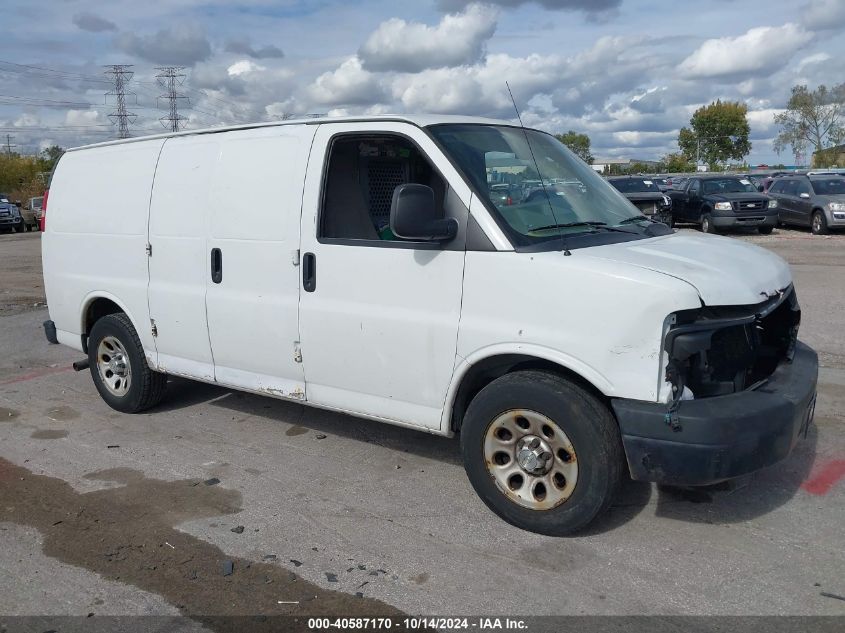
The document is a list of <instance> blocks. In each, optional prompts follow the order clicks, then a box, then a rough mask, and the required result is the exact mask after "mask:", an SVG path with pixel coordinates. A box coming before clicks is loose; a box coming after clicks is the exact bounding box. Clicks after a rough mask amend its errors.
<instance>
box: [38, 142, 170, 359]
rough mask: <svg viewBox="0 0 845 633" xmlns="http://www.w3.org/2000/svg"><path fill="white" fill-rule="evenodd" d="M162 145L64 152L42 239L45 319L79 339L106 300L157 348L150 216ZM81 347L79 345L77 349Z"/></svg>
mask: <svg viewBox="0 0 845 633" xmlns="http://www.w3.org/2000/svg"><path fill="white" fill-rule="evenodd" d="M163 142H164V140H163V139H153V140H150V141H139V142H133V143H126V144H121V145H113V146H106V147H93V148H88V149H83V150H73V151H69V152H67V153H66V154H65V155H64V156H63V157H62V158H61V160H60V161H59V164H58V167H57V168H56V172H55V174H54V175H53V180H52V182H51V185H50V199H49V203H48V210H47V222H46V232H45V233H44V235H43V236H42V256H43V267H44V286H45V291H46V294H47V305H48V308H49V311H50V318H51V319H52V320H53V321H54V322H55V324H56V328H57V330H59V334H60V338H61V339H62V342H69V341H73V342H76V341H79V337H80V334H82V331H83V319H84V311H85V309H86V307H87V302H88V301H90V300H92V299H93V298H95V297H97V296H106V297H111V298H112V299H113V300H115V302H116V303H118V305H121V306H122V307H123V308H124V309H125V311H126V312H127V315H128V316H129V318H130V319H132V322H133V323H134V324H135V327H136V329H137V330H138V335H139V336H140V338H141V342H142V343H143V344H144V348H145V349H147V350H151V349H154V342H153V339H152V334H151V332H150V328H149V327H148V324H149V322H148V318H149V315H148V310H147V255H146V252H145V247H146V243H147V216H148V211H149V204H150V190H151V187H152V182H153V175H154V173H155V168H156V161H157V160H158V155H159V151H160V150H161V146H162V144H163ZM74 346H75V347H78V348H81V343H78V345H76V344H75V345H74Z"/></svg>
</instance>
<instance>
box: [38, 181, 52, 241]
mask: <svg viewBox="0 0 845 633" xmlns="http://www.w3.org/2000/svg"><path fill="white" fill-rule="evenodd" d="M49 194H50V190H49V189H47V190H45V191H44V200H42V201H41V219H40V220H39V221H38V224H39V227H38V228H39V230H40V231H42V232H43V231H44V229H45V228H46V227H47V196H48V195H49Z"/></svg>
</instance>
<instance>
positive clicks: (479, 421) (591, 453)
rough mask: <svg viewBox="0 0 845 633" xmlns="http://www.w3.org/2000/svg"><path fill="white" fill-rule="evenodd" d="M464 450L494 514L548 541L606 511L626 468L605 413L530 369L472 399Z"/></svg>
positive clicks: (582, 392) (567, 385)
mask: <svg viewBox="0 0 845 633" xmlns="http://www.w3.org/2000/svg"><path fill="white" fill-rule="evenodd" d="M461 451H462V453H463V459H464V467H465V469H466V472H467V475H468V477H469V480H470V482H471V483H472V486H473V488H475V491H476V492H477V493H478V495H479V496H480V497H481V499H482V500H483V501H484V503H486V504H487V506H488V507H489V508H490V509H491V510H493V512H495V513H496V514H498V515H499V516H500V517H502V518H503V519H504V520H505V521H507V522H508V523H511V524H513V525H515V526H517V527H520V528H522V529H525V530H529V531H531V532H538V533H540V534H548V535H551V536H562V535H566V534H571V533H573V532H576V531H578V530H580V529H582V528H584V527H585V526H586V525H587V524H589V523H590V522H591V521H592V520H593V519H595V518H596V517H597V516H598V515H599V514H600V513H602V512H603V511H604V510H606V509H607V507H608V506H609V505H610V503H611V502H612V501H613V496H614V494H615V492H616V489H617V486H618V484H619V482H620V479H621V474H622V465H623V463H624V460H623V455H622V442H621V438H620V436H619V428H618V426H617V425H616V421H615V420H614V418H613V416H612V414H611V413H610V411H609V410H608V409H607V407H606V406H605V405H604V404H603V403H602V402H601V401H600V400H599V399H598V398H596V397H595V396H594V395H593V394H591V393H590V392H588V391H587V390H586V389H583V388H582V387H580V386H578V385H576V384H574V383H573V382H571V381H568V380H566V379H564V378H562V377H560V376H556V375H554V374H549V373H546V372H541V371H533V370H532V371H521V372H515V373H513V374H507V375H505V376H502V377H501V378H498V379H497V380H494V381H493V382H492V383H490V384H489V385H487V386H486V387H485V388H484V389H482V390H481V391H480V392H479V393H478V395H476V396H475V398H473V400H472V402H471V403H470V406H469V408H468V409H467V413H466V416H465V418H464V423H463V426H462V427H461Z"/></svg>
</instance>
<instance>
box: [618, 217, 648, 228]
mask: <svg viewBox="0 0 845 633" xmlns="http://www.w3.org/2000/svg"><path fill="white" fill-rule="evenodd" d="M643 220H645V221H646V222H654V220H652V219H651V218H650V217H648V216H646V215H635V216H634V217H631V218H625V219H624V220H622V221H621V222H619V226H622V225H623V224H633V223H634V222H642V221H643Z"/></svg>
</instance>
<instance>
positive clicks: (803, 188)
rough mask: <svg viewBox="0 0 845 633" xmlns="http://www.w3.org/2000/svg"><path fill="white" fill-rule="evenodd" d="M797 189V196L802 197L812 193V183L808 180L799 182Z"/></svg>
mask: <svg viewBox="0 0 845 633" xmlns="http://www.w3.org/2000/svg"><path fill="white" fill-rule="evenodd" d="M796 184H797V188H796V190H795V195H796V196H800V195H801V194H802V193H811V191H810V183H809V182H807V181H806V180H799V181H797V183H796Z"/></svg>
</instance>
